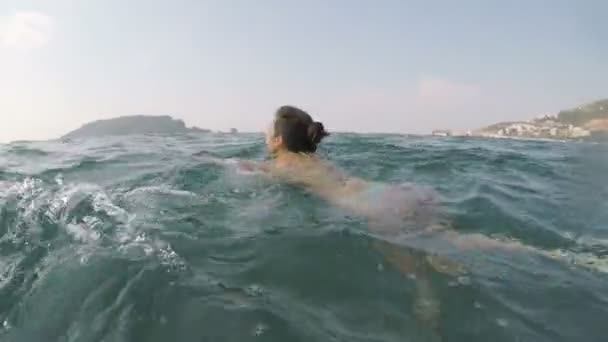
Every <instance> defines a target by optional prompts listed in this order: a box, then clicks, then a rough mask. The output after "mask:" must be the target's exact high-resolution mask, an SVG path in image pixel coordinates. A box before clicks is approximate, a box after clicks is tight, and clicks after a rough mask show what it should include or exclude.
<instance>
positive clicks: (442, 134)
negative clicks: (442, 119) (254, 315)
mask: <svg viewBox="0 0 608 342" xmlns="http://www.w3.org/2000/svg"><path fill="white" fill-rule="evenodd" d="M432 135H434V136H437V137H450V136H452V132H451V131H447V130H434V131H433V132H432Z"/></svg>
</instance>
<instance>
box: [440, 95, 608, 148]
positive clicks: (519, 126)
mask: <svg viewBox="0 0 608 342" xmlns="http://www.w3.org/2000/svg"><path fill="white" fill-rule="evenodd" d="M432 134H433V135H437V136H463V135H465V136H480V137H489V138H531V139H557V140H602V141H608V99H604V100H599V101H595V102H592V103H588V104H585V105H581V106H579V107H576V108H572V109H567V110H562V111H560V112H558V113H555V114H545V115H541V116H538V117H536V118H534V119H531V120H528V121H513V122H500V123H496V124H493V125H490V126H487V127H484V128H481V129H478V130H474V131H469V132H466V133H465V134H462V133H453V132H451V131H449V130H436V131H433V133H432Z"/></svg>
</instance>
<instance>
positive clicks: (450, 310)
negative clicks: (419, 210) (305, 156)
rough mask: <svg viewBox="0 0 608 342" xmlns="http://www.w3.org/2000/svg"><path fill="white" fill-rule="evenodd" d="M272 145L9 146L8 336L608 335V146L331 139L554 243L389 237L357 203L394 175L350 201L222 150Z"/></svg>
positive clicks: (462, 225) (484, 229)
mask: <svg viewBox="0 0 608 342" xmlns="http://www.w3.org/2000/svg"><path fill="white" fill-rule="evenodd" d="M261 140H262V137H261V136H260V135H232V136H229V135H209V136H206V137H202V136H188V135H184V136H171V137H163V136H154V137H153V136H148V137H128V138H126V137H122V138H119V137H117V138H110V139H103V140H101V139H99V140H96V139H89V140H83V141H74V142H68V143H61V142H40V143H15V144H8V145H2V146H0V165H2V169H1V170H0V253H1V258H0V340H2V341H39V340H44V341H65V340H73V341H102V340H107V341H166V340H176V341H201V340H203V341H205V340H214V341H216V340H219V341H254V340H255V341H258V340H265V341H328V340H335V341H370V340H381V341H403V340H416V341H427V340H428V341H431V340H433V339H434V338H436V336H435V334H436V332H438V334H439V335H440V336H441V338H442V339H443V340H445V341H488V340H492V341H576V340H585V341H594V342H595V341H598V342H599V341H604V339H605V328H604V324H605V323H604V322H605V317H608V309H607V308H608V296H607V293H608V291H607V289H608V275H607V274H606V272H608V267H607V263H606V259H605V255H606V254H608V243H607V242H606V241H608V232H607V231H606V227H607V225H608V216H607V215H608V208H607V207H606V206H607V205H608V201H606V199H607V198H608V189H607V182H606V179H605V175H606V174H608V172H607V171H608V161H607V159H606V155H608V154H607V152H608V151H607V150H606V146H603V145H588V144H562V143H550V142H542V143H541V142H518V141H496V140H461V139H443V140H441V139H435V138H418V137H405V136H381V135H349V134H336V135H334V136H333V137H330V138H328V139H327V140H326V141H324V144H325V145H324V147H322V148H320V149H319V151H318V153H319V154H320V156H322V157H323V158H327V159H328V160H331V161H332V162H333V163H335V165H336V167H338V168H339V169H341V170H344V172H347V173H348V174H349V175H351V176H352V177H357V178H361V179H364V180H366V181H369V182H371V184H394V185H398V184H406V185H404V186H407V184H415V185H414V187H416V189H417V190H416V191H419V192H416V191H415V192H414V193H417V194H418V195H416V196H414V198H422V199H425V198H426V195H427V194H429V193H430V194H433V196H432V198H434V199H433V201H432V202H433V203H434V202H435V201H436V200H440V203H439V205H434V206H433V208H434V209H433V210H432V211H433V215H430V216H429V217H439V218H440V219H441V221H442V222H443V221H447V222H448V223H449V229H450V231H452V232H454V233H455V234H457V235H454V236H481V237H483V241H486V240H492V241H497V243H500V244H501V245H509V244H511V243H516V242H517V243H518V244H519V245H522V246H527V247H526V248H530V249H533V250H534V251H539V252H540V253H536V252H534V253H522V252H520V251H515V252H513V251H510V250H508V249H501V248H477V247H474V248H461V247H459V246H460V245H458V244H454V243H453V242H454V241H458V239H456V238H454V239H452V238H449V239H441V238H438V237H437V236H426V235H417V236H408V235H407V234H405V237H404V238H397V237H393V236H391V237H387V236H386V235H384V234H382V233H377V231H374V230H372V229H371V228H370V224H371V221H370V220H369V219H367V217H366V216H365V215H353V214H352V213H351V211H350V210H348V209H344V208H345V207H347V206H349V205H358V204H360V203H361V202H362V201H363V199H364V198H366V197H371V198H377V197H376V195H378V194H385V195H386V203H385V204H390V203H393V202H395V201H394V197H392V196H402V194H401V193H391V192H390V191H389V192H384V191H386V189H387V188H384V187H382V186H381V187H378V188H374V187H371V188H369V190H368V191H364V192H360V193H359V195H360V196H361V197H357V196H354V197H351V198H352V203H353V204H345V205H344V206H345V207H340V206H338V205H328V201H327V200H325V199H323V198H322V197H321V196H317V195H312V194H311V192H309V191H307V190H305V189H302V188H300V187H298V186H291V185H289V184H286V183H283V182H276V181H273V180H271V179H268V177H265V176H262V175H260V174H259V173H257V172H253V173H252V172H247V171H246V170H244V169H243V168H242V167H226V165H218V163H217V162H215V161H214V160H222V161H224V162H226V161H229V160H260V159H263V158H264V156H265V155H266V147H265V144H264V143H262V142H261ZM203 150H204V151H208V155H211V156H213V158H204V157H201V156H199V157H193V155H194V154H196V153H197V152H199V151H203ZM212 159H213V160H212ZM235 165H238V164H235ZM397 187H399V186H397ZM430 188H432V189H434V190H432V191H430V192H427V189H430ZM376 191H378V192H376ZM410 194H411V193H410ZM418 196H420V197H418ZM370 203H371V204H373V205H380V204H379V203H380V201H372V202H370ZM422 203H424V201H422ZM380 208H381V209H382V210H385V209H386V208H387V207H386V206H384V205H382V206H380ZM389 208H390V206H389ZM414 228H415V227H414ZM467 241H468V242H470V241H471V240H467ZM378 245H382V246H383V247H384V248H385V251H386V252H382V251H381V250H380V249H379V248H378ZM482 245H483V244H482ZM552 256H554V257H552ZM436 257H439V259H437V258H436ZM391 260H395V261H394V262H393V261H391ZM399 260H400V261H401V262H399ZM451 263H453V264H451ZM455 265H456V266H455ZM421 279H423V280H421ZM427 285H428V286H427ZM427 289H431V290H432V292H431V293H428V294H427V293H425V291H426V290H427ZM433 308H438V310H435V311H434V310H433ZM416 310H419V311H420V313H416ZM425 315H427V316H426V317H428V318H429V322H427V323H428V324H421V319H422V320H424V318H425Z"/></svg>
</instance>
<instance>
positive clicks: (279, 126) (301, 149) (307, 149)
mask: <svg viewBox="0 0 608 342" xmlns="http://www.w3.org/2000/svg"><path fill="white" fill-rule="evenodd" d="M328 135H329V134H328V133H327V132H326V131H325V128H324V127H323V124H322V123H320V122H315V121H314V120H313V119H312V117H311V116H310V115H309V114H308V113H306V112H305V111H303V110H301V109H299V108H296V107H292V106H283V107H280V108H279V109H278V110H277V111H276V114H275V118H274V121H273V123H272V126H271V128H270V129H269V132H268V133H267V137H266V142H267V144H268V149H269V150H270V152H271V153H276V152H278V151H280V150H287V151H290V152H294V153H314V152H316V151H317V145H318V144H319V143H320V142H321V140H323V138H324V137H326V136H328Z"/></svg>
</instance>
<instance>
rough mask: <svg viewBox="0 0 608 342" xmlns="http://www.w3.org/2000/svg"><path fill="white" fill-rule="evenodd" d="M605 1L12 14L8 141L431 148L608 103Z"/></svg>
mask: <svg viewBox="0 0 608 342" xmlns="http://www.w3.org/2000/svg"><path fill="white" fill-rule="evenodd" d="M607 42H608V1H604V0H595V1H594V0H589V1H583V0H579V1H575V0H568V1H564V0H546V1H538V0H511V1H503V0H501V1H498V0H475V1H468V0H458V1H432V0H427V1H407V0H375V1H374V0H368V1H356V0H298V1H289V0H257V1H255V0H213V1H212V0H191V1H184V0H165V1H155V0H38V1H33V0H0V141H4V142H6V141H12V140H17V139H19V140H30V139H48V138H55V137H58V136H60V135H62V134H63V133H66V132H67V131H69V130H72V129H74V128H77V127H78V126H80V125H81V124H83V123H86V122H88V121H91V120H94V119H100V118H109V117H113V116H120V115H132V114H149V115H158V114H169V115H172V116H174V117H175V118H181V119H183V120H185V121H186V123H187V124H188V125H190V126H192V125H196V126H200V127H205V128H211V129H228V128H230V127H236V128H238V129H240V130H243V131H262V130H263V129H264V128H265V127H266V125H267V123H268V121H269V120H270V119H271V117H272V112H273V110H274V109H275V108H276V107H278V106H280V105H283V104H293V105H298V106H301V107H302V108H304V109H306V110H308V111H310V112H311V113H312V114H313V116H314V117H315V118H316V119H318V120H320V121H323V122H324V123H325V126H326V127H327V128H328V129H330V130H334V131H359V132H407V133H427V132H430V131H431V130H432V129H435V128H451V129H469V128H477V127H479V126H483V125H485V124H489V123H493V122H496V121H501V120H515V119H525V118H529V117H533V116H536V115H538V114H543V113H551V112H555V111H558V110H560V109H564V108H569V107H572V106H575V105H578V104H580V103H584V102H587V101H591V100H595V99H599V98H606V97H608V43H607Z"/></svg>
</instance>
